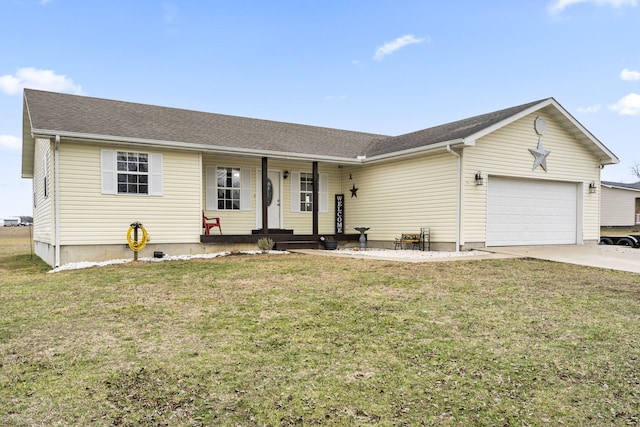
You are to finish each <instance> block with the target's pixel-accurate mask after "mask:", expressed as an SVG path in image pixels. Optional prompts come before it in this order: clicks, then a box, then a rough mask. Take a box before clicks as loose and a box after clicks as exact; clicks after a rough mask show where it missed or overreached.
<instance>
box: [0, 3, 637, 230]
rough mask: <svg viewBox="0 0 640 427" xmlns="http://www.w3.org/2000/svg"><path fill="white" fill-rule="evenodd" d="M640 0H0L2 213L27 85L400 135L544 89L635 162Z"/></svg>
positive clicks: (614, 175)
mask: <svg viewBox="0 0 640 427" xmlns="http://www.w3.org/2000/svg"><path fill="white" fill-rule="evenodd" d="M638 40H640V7H639V6H638V0H552V1H551V0H550V1H544V0H519V1H509V0H500V1H477V0H450V1H440V0H437V1H436V0H431V1H428V0H394V1H391V0H296V1H289V0H286V1H285V0H282V1H278V0H273V1H262V0H260V1H258V0H255V1H243V0H237V1H206V2H205V1H195V0H193V1H189V0H182V1H177V0H174V1H148V0H137V1H130V0H110V1H107V0H101V1H97V0H96V1H79V0H74V1H72V0H1V1H0V55H1V56H0V219H2V218H5V217H11V216H16V215H30V214H31V211H32V209H31V204H32V196H31V181H30V180H25V179H22V178H20V173H21V172H20V164H21V152H20V147H21V137H22V136H21V132H22V89H23V88H24V87H31V88H37V89H44V90H52V91H59V92H67V93H75V94H82V95H87V96H94V97H100V98H110V99H118V100H124V101H133V102H140V103H148V104H155V105H165V106H171V107H177V108H186V109H192V110H200V111H208V112H214V113H221V114H230V115H239V116H247V117H256V118H262V119H269V120H278V121H286V122H293V123H304V124H311V125H317V126H327V127H334V128H341V129H350V130H357V131H363V132H372V133H381V134H388V135H397V134H402V133H406V132H411V131H415V130H420V129H424V128H427V127H431V126H434V125H438V124H442V123H446V122H449V121H453V120H457V119H461V118H465V117H470V116H473V115H476V114H482V113H487V112H490V111H494V110H498V109H502V108H506V107H510V106H514V105H519V104H522V103H525V102H529V101H534V100H538V99H542V98H547V97H550V96H553V97H554V98H555V99H556V100H557V101H558V102H560V104H562V105H563V106H564V107H565V108H566V109H567V110H568V111H569V112H570V113H571V114H572V115H574V117H575V118H576V119H577V120H578V121H580V122H581V123H582V124H583V125H584V126H585V127H586V128H587V129H589V130H590V131H591V132H592V133H593V134H594V135H595V136H596V137H597V138H598V139H599V140H600V141H602V142H603V143H604V144H605V145H606V146H607V147H608V148H609V149H610V150H612V151H613V152H614V153H615V154H616V155H617V156H618V157H619V158H620V160H621V162H620V164H619V165H616V166H608V167H606V168H605V169H604V170H603V174H602V178H603V179H604V180H610V181H620V182H634V181H637V180H638V179H637V178H635V177H634V176H633V175H632V174H631V173H630V169H631V167H632V166H633V165H634V164H635V163H636V162H640V152H639V151H638V148H637V147H638V144H639V143H640V44H639V43H638Z"/></svg>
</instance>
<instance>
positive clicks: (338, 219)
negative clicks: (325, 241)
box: [336, 194, 344, 234]
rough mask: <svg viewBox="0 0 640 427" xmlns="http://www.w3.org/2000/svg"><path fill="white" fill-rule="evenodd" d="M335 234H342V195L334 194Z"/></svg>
mask: <svg viewBox="0 0 640 427" xmlns="http://www.w3.org/2000/svg"><path fill="white" fill-rule="evenodd" d="M336 234H344V194H336Z"/></svg>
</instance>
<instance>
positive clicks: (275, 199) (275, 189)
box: [256, 170, 282, 228]
mask: <svg viewBox="0 0 640 427" xmlns="http://www.w3.org/2000/svg"><path fill="white" fill-rule="evenodd" d="M281 196H282V195H281V194H280V171H269V172H268V173H267V216H268V218H269V228H282V225H281V223H280V217H281V215H280V212H281V209H280V205H281V199H282V197H281ZM256 206H257V215H256V217H257V218H256V219H257V221H256V226H257V227H258V228H262V171H260V170H258V173H257V179H256Z"/></svg>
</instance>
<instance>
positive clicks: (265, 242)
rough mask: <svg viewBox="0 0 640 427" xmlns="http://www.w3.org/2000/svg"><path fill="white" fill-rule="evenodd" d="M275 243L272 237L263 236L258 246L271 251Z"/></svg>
mask: <svg viewBox="0 0 640 427" xmlns="http://www.w3.org/2000/svg"><path fill="white" fill-rule="evenodd" d="M275 245H276V242H274V241H273V239H272V238H270V237H262V238H260V239H259V240H258V248H259V249H260V250H261V251H270V250H271V249H273V247H274V246H275Z"/></svg>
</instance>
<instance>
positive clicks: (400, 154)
mask: <svg viewBox="0 0 640 427" xmlns="http://www.w3.org/2000/svg"><path fill="white" fill-rule="evenodd" d="M474 144H475V141H469V142H468V141H467V140H466V139H455V140H452V141H444V142H438V143H436V144H431V145H425V146H421V147H417V148H410V149H408V150H402V151H394V152H392V153H387V154H380V155H378V156H373V157H369V158H367V159H365V160H363V161H362V163H365V164H371V163H379V162H384V161H388V160H399V159H402V158H405V157H412V156H415V155H418V154H423V153H429V152H432V151H440V150H446V149H447V146H460V145H462V146H471V145H474Z"/></svg>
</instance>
